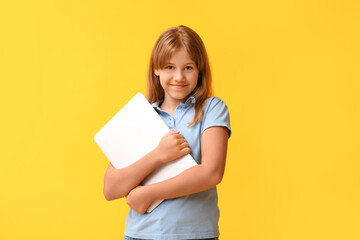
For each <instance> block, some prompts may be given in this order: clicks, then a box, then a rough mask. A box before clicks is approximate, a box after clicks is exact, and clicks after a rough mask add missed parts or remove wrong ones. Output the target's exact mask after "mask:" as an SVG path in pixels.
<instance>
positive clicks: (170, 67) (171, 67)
mask: <svg viewBox="0 0 360 240" xmlns="http://www.w3.org/2000/svg"><path fill="white" fill-rule="evenodd" d="M165 68H166V69H169V70H172V69H174V67H173V66H166V67H165Z"/></svg>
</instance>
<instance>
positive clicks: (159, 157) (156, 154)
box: [152, 147, 166, 164]
mask: <svg viewBox="0 0 360 240" xmlns="http://www.w3.org/2000/svg"><path fill="white" fill-rule="evenodd" d="M152 159H154V161H155V162H156V163H158V164H162V163H164V162H166V158H165V156H164V154H162V153H161V152H160V151H159V149H158V148H157V147H156V148H155V149H154V150H153V151H152Z"/></svg>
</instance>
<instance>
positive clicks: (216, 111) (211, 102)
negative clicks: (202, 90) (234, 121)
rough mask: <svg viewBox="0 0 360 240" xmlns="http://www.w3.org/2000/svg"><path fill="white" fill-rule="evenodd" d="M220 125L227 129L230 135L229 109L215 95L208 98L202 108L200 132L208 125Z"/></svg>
mask: <svg viewBox="0 0 360 240" xmlns="http://www.w3.org/2000/svg"><path fill="white" fill-rule="evenodd" d="M215 126H221V127H226V128H227V129H228V130H229V137H230V136H231V128H230V116H229V110H228V107H227V106H226V104H225V102H224V101H222V100H221V99H219V98H217V97H211V98H209V99H208V102H207V103H206V106H205V109H204V115H203V120H202V129H201V134H202V133H203V132H204V131H205V130H206V129H207V128H209V127H215Z"/></svg>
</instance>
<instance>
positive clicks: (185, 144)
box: [180, 142, 189, 149]
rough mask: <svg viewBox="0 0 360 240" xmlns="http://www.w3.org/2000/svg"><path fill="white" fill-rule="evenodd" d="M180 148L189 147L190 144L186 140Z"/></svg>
mask: <svg viewBox="0 0 360 240" xmlns="http://www.w3.org/2000/svg"><path fill="white" fill-rule="evenodd" d="M180 148H181V149H183V148H189V144H188V143H187V142H184V143H182V144H181V145H180Z"/></svg>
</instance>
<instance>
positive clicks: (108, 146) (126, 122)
mask: <svg viewBox="0 0 360 240" xmlns="http://www.w3.org/2000/svg"><path fill="white" fill-rule="evenodd" d="M168 131H170V129H169V128H168V127H167V125H166V124H165V123H164V121H163V120H162V119H161V117H160V116H159V115H158V113H157V112H156V111H155V109H154V108H153V107H152V106H151V104H150V103H149V102H148V101H147V99H146V98H145V97H144V95H142V94H141V93H137V94H136V95H135V96H134V97H133V98H132V99H131V100H130V101H129V102H128V103H127V104H126V105H125V106H124V107H123V108H122V109H121V110H120V111H119V112H118V113H116V114H115V116H114V117H113V118H111V119H110V121H109V122H108V123H106V124H105V126H104V127H103V128H101V129H100V131H99V132H98V133H96V134H95V136H94V140H95V142H96V143H97V144H98V146H99V147H100V149H101V150H102V151H103V152H104V154H105V156H106V157H107V158H108V159H109V161H110V162H111V164H112V165H113V166H114V168H116V169H119V168H122V167H126V166H128V165H130V164H132V163H134V162H135V161H137V160H139V159H140V158H142V157H143V156H145V155H146V154H147V153H149V152H150V151H152V150H153V149H154V148H155V147H156V146H157V145H158V144H159V142H160V139H161V138H162V137H163V136H164V135H165V134H166V133H167V132H168ZM180 133H181V132H180ZM196 164H197V163H196V162H195V160H194V159H193V158H192V157H191V155H190V154H187V155H186V156H184V157H181V158H179V159H176V160H174V161H171V162H169V163H166V164H163V165H161V166H160V167H159V168H158V169H156V170H155V171H154V172H152V173H151V174H150V175H149V176H148V177H147V178H146V179H145V180H144V181H143V182H142V185H148V184H153V183H157V182H161V181H164V180H166V179H169V178H172V177H174V176H176V175H178V174H179V173H181V172H182V171H184V170H186V169H188V168H190V167H192V166H195V165H196ZM162 201H163V200H160V201H155V202H153V203H152V204H151V205H150V207H149V208H148V210H147V212H151V211H152V210H153V209H154V208H155V207H157V206H158V205H159V204H160V203H161V202H162Z"/></svg>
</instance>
